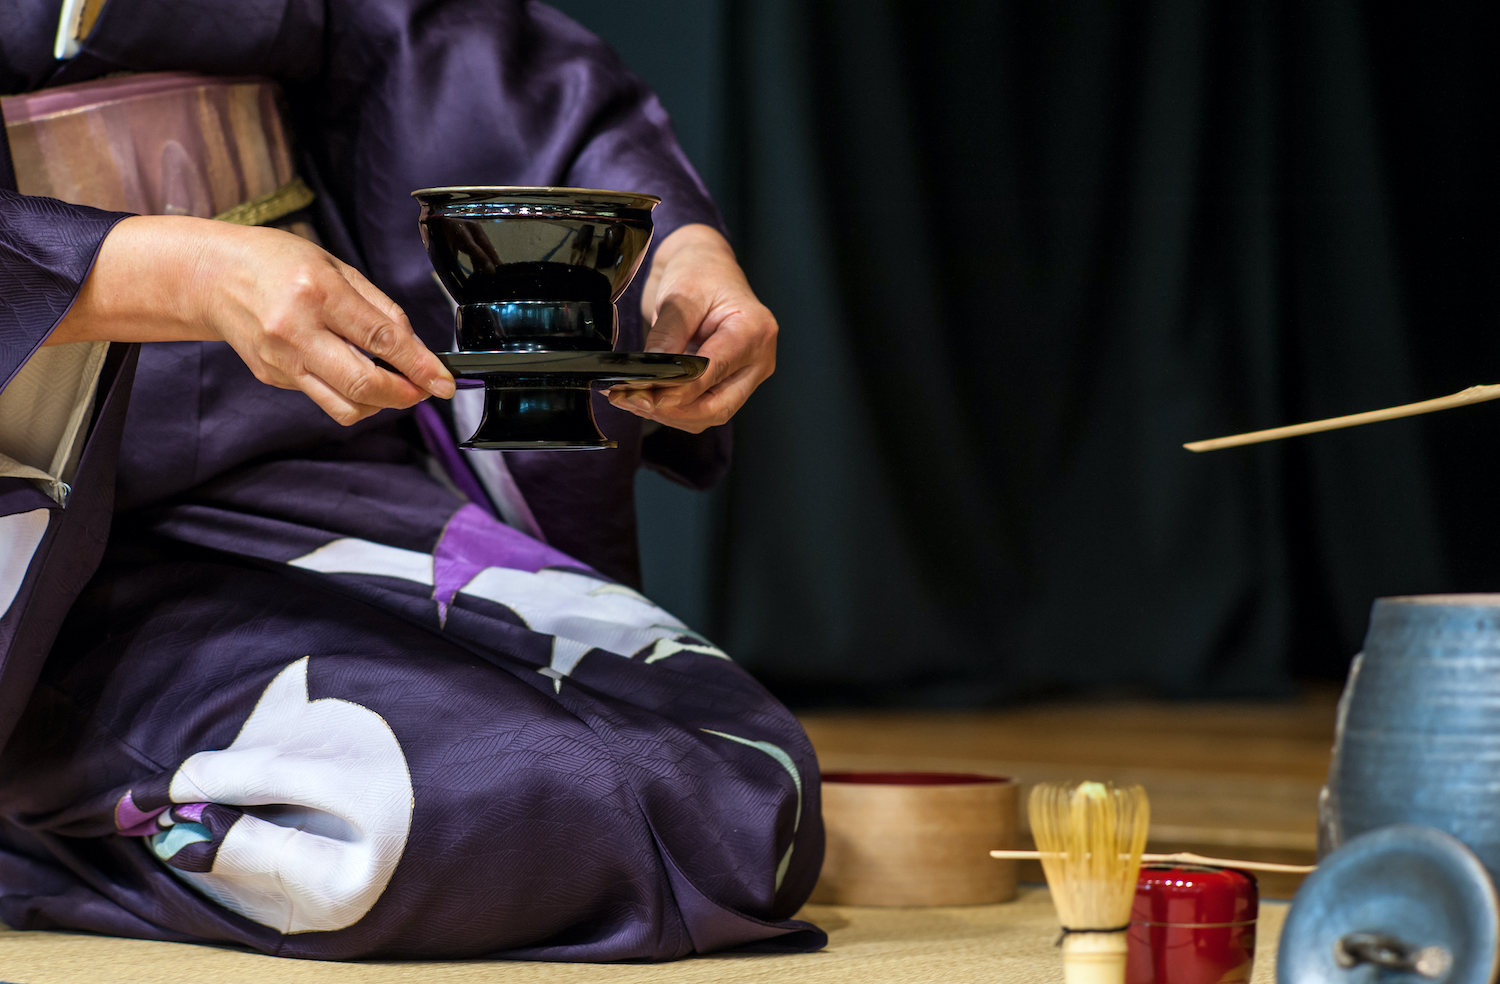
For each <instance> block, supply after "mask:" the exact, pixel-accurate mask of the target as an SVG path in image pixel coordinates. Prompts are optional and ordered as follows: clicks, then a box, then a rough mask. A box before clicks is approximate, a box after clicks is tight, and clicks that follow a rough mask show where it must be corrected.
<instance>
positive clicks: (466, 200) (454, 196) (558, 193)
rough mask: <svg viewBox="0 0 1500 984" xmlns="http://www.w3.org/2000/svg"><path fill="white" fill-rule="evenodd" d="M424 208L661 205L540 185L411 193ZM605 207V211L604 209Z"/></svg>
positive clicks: (642, 197) (628, 195)
mask: <svg viewBox="0 0 1500 984" xmlns="http://www.w3.org/2000/svg"><path fill="white" fill-rule="evenodd" d="M411 197H413V198H415V199H417V201H419V202H421V203H422V204H423V205H427V206H430V207H435V208H442V207H443V206H446V205H495V206H502V207H503V206H525V205H538V206H541V207H543V208H546V207H549V206H552V207H555V206H558V205H562V206H566V207H570V208H583V209H598V210H599V211H601V212H604V211H608V210H613V209H630V210H638V211H644V212H648V213H649V212H650V211H651V210H652V209H653V208H655V207H656V206H658V205H660V204H661V199H660V198H657V197H656V196H655V195H648V194H645V193H644V192H635V191H611V190H609V189H607V188H561V187H551V186H546V187H544V186H539V185H452V186H448V187H441V188H418V189H417V190H416V191H414V192H412V193H411ZM601 206H602V208H601Z"/></svg>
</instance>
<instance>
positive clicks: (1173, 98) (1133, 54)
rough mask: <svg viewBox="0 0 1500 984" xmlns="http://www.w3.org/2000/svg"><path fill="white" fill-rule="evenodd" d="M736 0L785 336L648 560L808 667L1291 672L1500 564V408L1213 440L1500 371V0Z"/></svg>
mask: <svg viewBox="0 0 1500 984" xmlns="http://www.w3.org/2000/svg"><path fill="white" fill-rule="evenodd" d="M660 2H667V0H660ZM582 3H583V0H573V2H572V6H573V7H574V8H577V7H579V6H580V5H581V4H582ZM564 6H565V7H566V6H568V5H567V4H565V5H564ZM714 10H715V11H717V12H721V13H722V17H721V18H720V19H721V21H722V32H721V33H720V34H718V35H717V37H718V41H719V48H718V51H719V53H720V55H721V58H722V68H721V72H720V74H719V76H718V79H719V81H718V82H716V83H715V84H716V85H722V86H723V91H724V93H725V96H724V103H723V113H722V125H721V126H718V125H717V124H716V126H717V129H716V130H715V135H714V138H713V139H712V140H711V141H710V142H711V143H712V145H713V146H714V148H715V150H714V154H715V155H716V156H715V157H714V161H715V162H716V163H715V167H717V168H719V170H718V171H716V172H715V173H716V174H717V177H716V178H715V182H716V190H717V191H718V192H719V193H720V195H721V197H722V198H723V199H724V200H725V204H726V206H727V209H726V211H727V212H728V214H729V215H730V217H731V224H732V226H733V231H734V233H735V238H736V242H737V245H738V248H739V249H740V252H741V257H742V260H743V261H744V263H745V265H746V267H747V269H748V270H749V272H750V274H751V277H752V282H753V283H754V284H755V286H756V288H757V289H758V290H759V291H760V293H761V294H762V296H763V298H764V299H765V300H766V301H767V303H768V304H770V306H771V307H772V309H773V310H774V311H776V312H777V314H778V317H779V318H780V321H781V324H782V336H781V353H780V362H779V369H778V372H777V375H776V376H775V377H774V378H773V379H772V380H771V381H770V382H769V383H768V384H767V385H766V386H765V387H764V388H763V389H762V390H761V391H760V393H758V394H757V396H756V397H755V399H754V400H753V401H752V403H751V404H750V406H749V407H747V409H746V410H745V411H744V412H743V413H742V414H741V416H740V418H739V422H738V431H737V445H738V446H737V466H736V469H735V471H734V473H733V476H732V478H731V480H730V483H729V486H728V488H727V489H726V490H725V491H724V492H722V493H721V494H720V495H719V496H718V497H717V498H713V497H710V498H702V497H699V498H693V499H691V500H685V502H690V503H691V505H690V506H687V507H686V508H677V509H674V510H673V511H672V512H670V513H664V512H662V511H661V510H660V509H659V508H657V507H653V505H652V501H653V500H652V495H654V494H656V493H652V492H651V490H650V489H646V490H645V491H646V492H647V493H648V494H647V495H646V496H644V505H643V522H644V527H645V528H644V530H643V532H644V535H645V538H646V545H647V551H648V556H647V559H648V569H647V572H646V575H647V588H648V590H649V591H651V592H652V593H653V594H655V595H657V596H659V597H663V598H664V599H666V600H667V601H668V603H669V606H672V605H676V606H677V607H679V608H686V609H687V610H686V611H685V612H684V614H690V615H692V616H694V617H696V618H697V620H698V621H700V623H702V624H705V625H706V627H707V628H708V629H709V631H710V632H711V633H712V634H714V635H715V636H716V637H717V638H719V639H720V640H721V641H722V642H723V643H724V644H725V645H726V646H727V647H728V648H729V650H730V651H731V652H732V653H733V654H734V655H735V657H736V658H737V659H738V660H740V661H741V662H743V663H745V664H746V665H748V666H749V667H750V668H751V669H752V670H753V671H754V672H756V673H757V674H758V675H759V676H760V677H761V678H762V679H763V680H765V681H767V682H768V683H769V684H770V685H771V686H772V688H773V689H774V690H776V691H777V692H778V693H779V694H781V695H782V696H783V697H785V698H787V699H788V700H790V701H792V702H793V703H796V704H803V705H806V704H820V703H821V704H828V703H834V704H851V705H854V704H926V705H938V706H972V705H982V704H988V703H995V702H1001V701H1006V700H1011V699H1017V698H1024V697H1028V696H1035V695H1040V694H1050V693H1062V692H1080V691H1101V690H1107V691H1115V692H1119V691H1125V692H1149V693H1162V694H1171V695H1182V696H1194V695H1267V694H1278V693H1285V692H1287V691H1288V689H1289V687H1290V685H1291V681H1292V680H1293V679H1294V678H1296V677H1318V676H1327V677H1336V676H1338V675H1340V674H1341V673H1342V669H1343V666H1344V664H1345V663H1346V661H1347V659H1348V657H1349V655H1350V654H1351V653H1353V652H1354V650H1355V649H1356V648H1357V647H1358V644H1359V641H1360V638H1361V636H1362V634H1363V630H1364V623H1365V618H1366V614H1367V612H1368V608H1369V604H1370V602H1371V600H1372V599H1373V598H1375V597H1377V596H1379V595H1385V594H1394V593H1404V592H1431V591H1444V590H1457V589H1465V590H1479V589H1484V588H1489V587H1497V586H1500V577H1497V576H1496V575H1497V574H1500V565H1497V564H1496V563H1495V562H1494V561H1493V560H1491V559H1490V555H1491V553H1492V551H1493V548H1494V547H1495V546H1496V545H1497V544H1500V518H1497V516H1496V514H1495V513H1496V510H1495V509H1494V508H1493V506H1492V505H1491V503H1492V502H1493V501H1494V499H1495V494H1494V493H1495V492H1497V491H1500V469H1497V467H1496V465H1495V464H1493V459H1494V455H1493V453H1492V451H1491V448H1492V446H1493V444H1494V441H1493V438H1492V434H1493V429H1494V428H1495V426H1496V424H1497V422H1500V416H1497V415H1500V410H1493V409H1488V408H1476V409H1470V410H1463V411H1456V412H1453V413H1449V414H1447V415H1443V416H1439V417H1433V418H1426V419H1424V420H1421V421H1408V422H1402V423H1394V424H1385V425H1381V426H1378V427H1375V428H1368V429H1364V430H1357V431H1349V432H1344V433H1341V434H1330V435H1324V436H1320V437H1315V438H1309V439H1303V440H1301V441H1297V442H1293V443H1286V444H1280V445H1268V446H1263V447H1259V448H1248V449H1242V450H1234V451H1223V452H1215V453H1211V454H1207V455H1192V454H1190V453H1188V452H1186V451H1184V450H1183V449H1182V448H1181V447H1180V444H1181V443H1182V442H1183V441H1187V440H1191V439H1195V438H1201V437H1208V436H1214V435H1217V434H1222V433H1229V432H1233V431H1237V430H1247V429H1252V428H1258V427H1267V426H1273V425H1276V424H1281V423H1287V422H1293V421H1297V420H1302V419H1308V418H1312V417H1318V416H1327V415H1333V414H1339V413H1347V412H1353V411H1357V410H1363V409H1371V408H1374V407H1378V406H1383V405H1387V404H1391V403H1398V402H1403V401H1407V400H1412V399H1417V398H1420V397H1425V396H1434V395H1439V394H1441V393H1445V392H1450V391H1452V390H1456V389H1459V388H1462V387H1463V386H1466V385H1470V384H1472V383H1476V382H1490V381H1494V382H1500V358H1497V356H1500V338H1496V331H1495V328H1496V325H1495V319H1494V313H1493V307H1494V306H1495V294H1494V287H1495V279H1496V277H1495V274H1496V263H1495V261H1496V258H1497V256H1500V249H1497V248H1496V236H1497V233H1496V231H1495V230H1496V229H1497V228H1500V225H1497V222H1496V220H1497V219H1500V215H1497V214H1496V212H1497V211H1500V209H1497V208H1496V195H1495V191H1494V186H1495V175H1496V171H1495V165H1496V164H1500V159H1497V155H1496V154H1495V152H1494V151H1495V150H1496V147H1495V123H1494V120H1495V119H1496V115H1495V111H1496V110H1497V109H1500V107H1497V106H1496V105H1495V102H1496V100H1495V99H1494V98H1493V94H1494V92H1495V91H1496V87H1495V85H1494V78H1493V75H1494V72H1495V69H1494V68H1493V65H1494V64H1495V61H1496V60H1495V58H1494V55H1493V49H1494V47H1495V41H1496V40H1497V36H1496V33H1495V31H1494V29H1493V28H1494V26H1495V24H1494V20H1495V15H1494V14H1493V13H1492V12H1491V11H1490V10H1489V9H1488V8H1485V7H1483V6H1481V5H1480V4H1478V3H1469V4H1460V5H1446V6H1445V5H1429V6H1428V7H1423V8H1420V9H1419V8H1412V7H1410V6H1407V7H1404V8H1401V9H1397V8H1396V7H1395V6H1394V4H1391V5H1385V6H1382V5H1377V4H1373V3H1371V4H1366V5H1364V6H1361V5H1360V4H1359V3H1357V2H1355V0H1267V2H1260V3H1256V2H1249V0H1217V2H1209V0H1132V2H1124V0H1113V2H1112V0H985V2H980V0H924V2H921V3H917V2H911V0H718V2H717V3H716V4H715V5H714ZM580 16H583V15H582V14H580ZM715 16H718V14H716V15H715ZM583 19H584V20H585V23H589V19H588V17H587V16H583ZM674 23H675V24H676V25H677V26H674V27H672V30H673V31H679V32H680V30H681V28H680V23H681V21H677V22H674ZM595 26H597V25H595ZM639 26H640V29H641V30H642V31H648V32H649V31H650V30H651V28H650V24H649V18H646V17H644V15H643V19H642V21H641V22H640V25H639ZM601 30H602V29H601ZM603 33H605V35H606V37H611V36H610V34H609V32H608V31H607V30H606V31H603ZM669 33H670V32H669ZM611 40H614V41H616V43H617V46H619V47H620V48H621V50H622V51H625V52H626V54H627V59H629V57H630V51H631V50H632V49H634V50H637V51H644V50H645V48H644V45H643V44H642V42H641V41H640V40H639V39H636V40H632V38H631V36H630V35H629V32H628V31H624V30H623V29H620V33H619V34H617V35H616V36H615V37H611ZM664 57H667V58H668V59H670V56H669V55H664ZM633 64H634V65H635V67H636V68H637V69H638V70H639V71H641V72H642V74H643V75H645V76H646V77H647V79H648V81H653V82H655V81H656V80H657V79H656V78H654V77H653V75H654V74H656V75H657V77H661V78H667V77H669V74H670V73H668V72H667V70H666V64H667V63H666V62H664V63H663V64H661V65H655V64H648V63H643V62H640V61H636V62H633ZM658 88H659V89H663V86H661V85H660V84H659V83H658ZM667 89H670V86H669V87H667ZM684 91H686V90H684ZM663 95H664V99H665V101H666V102H667V105H668V108H669V109H674V98H676V99H678V100H679V101H680V100H682V99H683V97H681V96H678V97H673V96H672V95H671V94H670V92H669V91H667V90H666V89H664V90H663ZM674 111H675V110H674ZM680 124H681V120H680V119H679V125H680ZM654 508H655V509H656V511H654V512H653V509H654ZM674 516H675V517H677V519H676V520H675V521H674V518H673V517H674ZM684 516H686V517H689V518H690V520H691V522H689V523H686V524H685V523H683V522H682V520H681V517H684ZM685 529H690V530H691V531H694V532H693V535H691V536H684V535H683V532H684V530H685ZM704 531H712V532H711V535H710V533H709V532H704Z"/></svg>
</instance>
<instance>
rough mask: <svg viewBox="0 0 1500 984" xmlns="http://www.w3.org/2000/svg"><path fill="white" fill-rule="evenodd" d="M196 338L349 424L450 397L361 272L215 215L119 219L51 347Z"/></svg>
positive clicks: (412, 336) (396, 310) (422, 349)
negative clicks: (216, 344) (227, 349)
mask: <svg viewBox="0 0 1500 984" xmlns="http://www.w3.org/2000/svg"><path fill="white" fill-rule="evenodd" d="M194 340H197V341H225V342H228V343H229V344H230V346H231V347H233V348H234V350H235V351H236V352H237V353H239V356H240V358H242V359H244V360H245V364H246V365H247V366H249V368H250V371H251V372H253V373H254V374H255V377H256V378H257V379H259V380H260V381H261V382H263V383H267V384H269V385H271V386H278V387H280V388H282V389H297V390H301V391H302V392H304V393H306V394H307V395H308V396H309V397H311V398H312V400H313V402H314V403H316V404H317V405H318V406H320V407H322V408H323V410H324V411H325V412H326V413H327V414H328V415H329V416H330V417H332V418H333V419H334V420H336V421H338V422H339V423H340V424H343V425H345V426H348V425H349V424H353V423H355V422H356V421H359V420H363V419H364V418H365V417H368V416H370V415H371V414H373V413H376V412H378V411H380V410H383V409H385V408H387V407H401V408H405V407H410V406H413V405H415V404H417V403H420V402H421V401H422V400H425V399H426V398H427V397H428V396H436V397H440V398H442V399H448V398H450V397H452V396H453V391H454V385H453V376H452V375H451V374H450V373H449V372H448V370H447V369H446V368H445V367H444V366H443V364H442V363H441V362H439V361H438V359H437V357H436V356H434V355H433V354H432V352H431V351H430V350H429V349H428V348H427V346H426V345H424V344H422V341H421V340H420V339H419V338H417V336H416V333H415V332H413V331H412V327H411V322H409V321H408V320H407V319H406V315H405V313H403V312H402V310H401V308H400V307H399V306H397V304H396V302H394V301H392V300H391V299H390V298H389V297H387V296H386V295H385V294H384V293H382V292H381V291H380V290H379V289H378V288H376V287H375V286H374V285H373V284H371V283H370V282H369V281H368V280H366V279H365V278H364V276H363V275H362V274H360V272H359V271H358V270H355V269H354V268H353V267H351V266H349V265H348V264H347V263H344V262H342V261H341V260H339V259H337V258H336V257H334V256H332V255H330V254H329V253H328V252H326V251H325V250H323V249H320V248H319V247H317V246H314V245H313V244H312V243H310V242H308V241H306V240H305V239H301V238H299V237H297V236H294V235H292V234H291V233H289V232H282V231H280V230H278V229H262V228H255V227H249V226H237V225H231V224H229V223H227V222H215V221H214V220H212V219H197V218H190V217H186V216H150V215H141V216H133V217H131V218H128V219H124V220H123V221H121V222H120V223H119V224H118V225H116V226H115V227H114V229H113V230H111V232H110V233H109V235H108V236H107V237H105V240H104V245H103V246H102V247H101V248H100V250H99V257H98V259H97V260H96V262H95V264H94V269H93V272H91V273H90V274H89V277H88V279H87V280H86V281H84V285H83V289H82V290H81V291H80V292H79V294H78V299H77V300H76V301H75V302H74V304H73V307H72V309H71V310H69V312H68V314H67V316H66V317H64V318H63V320H62V322H61V323H60V324H59V325H58V326H57V328H56V330H54V331H53V333H52V335H51V337H50V338H48V339H47V344H48V345H60V344H66V343H68V342H83V341H111V342H174V341H194ZM366 353H368V354H366ZM372 355H373V356H376V357H378V358H380V359H382V360H384V361H385V362H386V363H387V364H389V365H391V366H393V367H394V368H395V369H397V370H398V371H399V374H398V373H394V372H389V371H386V370H384V369H381V368H380V367H379V366H377V365H375V363H374V362H373V361H371V359H370V356H372Z"/></svg>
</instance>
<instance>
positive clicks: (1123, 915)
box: [1028, 782, 1151, 984]
mask: <svg viewBox="0 0 1500 984" xmlns="http://www.w3.org/2000/svg"><path fill="white" fill-rule="evenodd" d="M1028 812H1029V814H1030V816H1031V833H1032V836H1033V837H1034V838H1035V839H1036V846H1037V849H1038V851H1039V852H1040V854H1041V861H1042V870H1043V871H1044V872H1045V873H1046V875H1047V887H1048V888H1050V889H1051V890H1052V901H1053V904H1054V905H1056V906H1057V916H1058V919H1060V920H1061V921H1062V925H1063V935H1062V937H1061V938H1060V940H1059V942H1060V943H1061V945H1062V951H1063V954H1062V955H1063V976H1064V979H1065V980H1066V981H1067V982H1068V984H1123V981H1124V980H1125V939H1126V933H1127V931H1128V930H1129V928H1130V907H1131V904H1132V903H1133V902H1134V900H1135V888H1136V879H1137V878H1139V877H1140V870H1141V852H1142V851H1143V850H1145V847H1146V831H1147V828H1148V827H1150V825H1151V805H1150V802H1149V801H1148V800H1147V798H1146V791H1145V790H1144V789H1142V788H1141V787H1140V786H1125V787H1117V786H1115V785H1114V784H1113V783H1102V782H1085V783H1080V784H1078V785H1076V786H1075V785H1070V784H1065V783H1042V784H1040V785H1038V786H1036V787H1035V788H1034V789H1033V790H1032V791H1031V801H1030V803H1029V809H1028Z"/></svg>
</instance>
